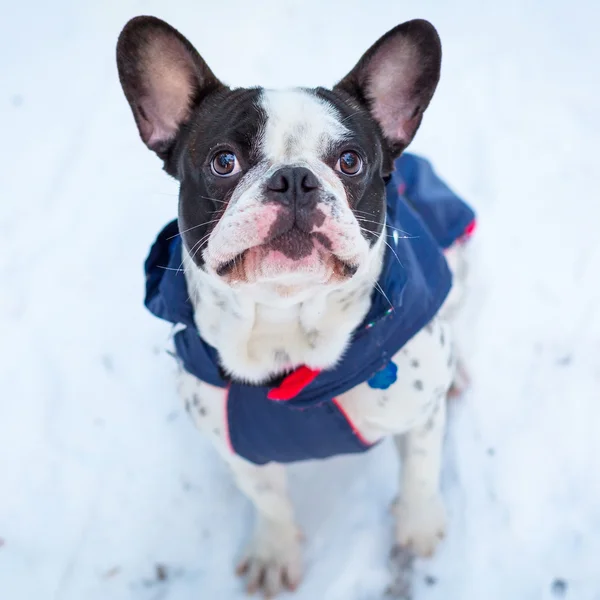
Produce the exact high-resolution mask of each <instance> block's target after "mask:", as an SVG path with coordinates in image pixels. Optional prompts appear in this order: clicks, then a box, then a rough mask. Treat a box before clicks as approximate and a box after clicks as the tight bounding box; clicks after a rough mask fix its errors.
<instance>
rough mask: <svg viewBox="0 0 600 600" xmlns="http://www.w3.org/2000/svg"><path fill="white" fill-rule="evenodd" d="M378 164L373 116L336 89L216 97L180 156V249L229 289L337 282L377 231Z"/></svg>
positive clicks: (364, 255)
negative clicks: (235, 287) (229, 287)
mask: <svg viewBox="0 0 600 600" xmlns="http://www.w3.org/2000/svg"><path fill="white" fill-rule="evenodd" d="M215 109H217V110H215ZM382 158H383V150H382V143H381V140H380V137H379V133H378V130H377V128H375V127H373V122H372V120H371V119H370V116H369V114H368V113H367V112H366V111H364V110H363V111H361V110H357V109H356V107H354V108H353V107H352V106H349V105H348V104H346V102H345V101H344V100H343V99H342V98H341V97H340V96H338V95H336V94H334V93H332V92H327V91H325V90H314V91H313V90H301V89H294V90H289V91H268V90H260V89H259V90H236V91H233V92H232V91H223V92H221V93H220V96H219V97H218V98H215V100H214V103H213V102H211V103H209V104H208V105H207V106H206V107H205V109H204V110H201V111H199V113H198V115H197V116H196V118H195V119H194V126H192V127H191V128H190V134H189V137H188V138H187V139H186V141H185V143H184V144H183V149H182V151H181V158H180V160H179V164H180V173H179V177H180V178H181V193H180V209H179V218H180V230H181V232H182V236H183V240H184V242H185V246H186V248H187V250H188V252H189V254H190V256H191V257H192V258H193V260H194V261H195V263H196V264H197V265H198V266H199V267H201V268H203V269H205V270H206V271H208V272H210V273H212V274H214V275H215V276H218V277H221V278H222V279H223V280H225V281H227V282H228V283H229V284H231V285H244V284H247V283H251V284H254V283H263V282H265V283H266V282H268V283H273V284H275V285H276V286H278V287H285V288H287V287H288V286H297V285H302V286H306V285H312V284H314V285H323V284H336V283H339V282H341V281H344V280H345V279H348V278H350V277H352V276H353V275H354V273H355V272H356V271H357V270H359V269H360V268H361V266H365V265H366V264H368V262H369V252H370V251H371V249H372V248H373V247H374V244H375V242H376V240H377V239H378V237H379V236H380V235H381V232H382V229H383V223H384V218H385V210H384V207H385V189H384V188H385V183H384V180H383V178H382V174H381V168H382Z"/></svg>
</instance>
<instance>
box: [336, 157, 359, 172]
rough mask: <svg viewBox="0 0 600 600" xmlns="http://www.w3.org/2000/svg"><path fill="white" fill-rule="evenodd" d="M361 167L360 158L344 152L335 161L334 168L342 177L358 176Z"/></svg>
mask: <svg viewBox="0 0 600 600" xmlns="http://www.w3.org/2000/svg"><path fill="white" fill-rule="evenodd" d="M362 166H363V161H362V159H361V157H360V156H359V155H358V154H357V153H356V152H352V151H348V152H344V153H343V154H342V155H341V156H340V158H339V159H338V161H337V165H335V168H336V170H337V171H339V172H340V173H343V174H344V175H358V174H359V173H360V172H361V170H362Z"/></svg>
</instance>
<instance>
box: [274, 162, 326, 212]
mask: <svg viewBox="0 0 600 600" xmlns="http://www.w3.org/2000/svg"><path fill="white" fill-rule="evenodd" d="M267 189H268V190H269V192H270V194H269V198H270V199H271V200H275V201H277V202H280V203H281V204H284V205H286V206H289V207H294V206H295V207H296V209H307V208H313V207H314V206H315V205H316V203H317V190H318V189H319V180H318V179H317V177H316V176H315V174H314V173H313V172H312V171H311V170H310V169H306V168H305V167H282V168H281V169H279V170H278V171H275V173H273V175H271V178H270V179H269V181H268V182H267Z"/></svg>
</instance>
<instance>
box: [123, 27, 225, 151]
mask: <svg viewBox="0 0 600 600" xmlns="http://www.w3.org/2000/svg"><path fill="white" fill-rule="evenodd" d="M117 67H118V69H119V79H120V81H121V86H122V87H123V92H125V97H126V98H127V100H128V102H129V104H130V105H131V110H132V111H133V116H134V118H135V122H136V124H137V126H138V129H139V132H140V136H141V138H142V140H143V141H144V143H145V144H146V146H148V148H150V149H151V150H154V151H155V152H156V153H157V154H158V155H159V156H160V157H161V158H163V159H164V158H166V157H167V156H168V153H169V150H170V149H171V147H172V145H173V142H174V141H175V139H176V137H177V134H178V132H179V130H180V128H181V126H182V125H183V124H185V123H186V122H187V121H188V120H189V118H190V116H191V114H192V111H193V109H194V107H195V106H197V105H198V103H199V102H201V100H202V98H204V97H205V96H206V95H207V94H209V93H211V92H212V91H215V90H217V89H219V88H224V87H225V86H224V85H223V84H222V83H221V82H220V81H219V80H218V79H217V78H216V77H215V75H214V74H213V72H212V71H211V70H210V69H209V67H208V65H207V64H206V63H205V62H204V60H203V59H202V57H201V56H200V55H199V54H198V52H197V51H196V49H195V48H194V47H193V46H192V44H190V42H189V41H188V40H187V39H186V38H185V37H183V36H182V35H181V34H180V33H179V32H178V31H177V30H176V29H174V28H173V27H171V26H170V25H168V24H167V23H165V22H164V21H161V20H160V19H157V18H156V17H135V18H134V19H131V21H129V22H128V23H127V25H125V27H124V28H123V31H122V32H121V35H120V36H119V41H118V42H117Z"/></svg>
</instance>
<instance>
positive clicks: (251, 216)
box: [117, 17, 441, 296]
mask: <svg viewBox="0 0 600 600" xmlns="http://www.w3.org/2000/svg"><path fill="white" fill-rule="evenodd" d="M440 61H441V47H440V42H439V38H438V35H437V33H436V31H435V29H434V28H433V26H432V25H431V24H429V23H428V22H426V21H421V20H416V21H409V22H407V23H404V24H402V25H399V26H398V27H395V28H394V29H392V30H391V31H389V32H388V33H387V34H385V35H384V36H383V37H382V38H381V39H380V40H379V41H377V42H376V43H375V44H374V45H373V46H372V47H371V48H370V49H369V50H368V51H367V52H366V53H365V54H364V56H363V57H362V58H361V59H360V61H359V62H358V64H357V65H356V66H355V67H354V68H353V69H352V70H351V71H350V73H349V74H348V75H346V77H344V78H343V79H342V80H341V81H340V82H339V83H338V84H337V85H336V86H334V88H333V89H332V90H326V89H323V88H316V89H292V90H286V91H271V90H266V89H262V88H252V89H230V88H229V87H227V86H226V85H224V84H223V83H221V81H219V79H217V77H216V76H215V75H214V74H213V72H212V71H211V70H210V68H209V67H208V65H207V64H206V63H205V62H204V60H203V59H202V58H201V56H200V55H199V54H198V52H197V51H196V50H195V49H194V47H193V46H192V45H191V44H190V42H189V41H188V40H187V39H185V38H184V37H183V36H182V35H181V34H180V33H179V32H178V31H176V30H175V29H173V28H172V27H171V26H169V25H168V24H166V23H164V22H163V21H161V20H159V19H156V18H153V17H137V18H135V19H133V20H131V21H130V22H129V23H128V24H127V25H126V26H125V28H124V30H123V32H122V33H121V36H120V38H119V42H118V46H117V62H118V68H119V76H120V80H121V84H122V86H123V90H124V92H125V95H126V97H127V100H128V101H129V103H130V105H131V108H132V111H133V115H134V117H135V121H136V123H137V126H138V129H139V132H140V136H141V138H142V140H143V141H144V143H145V144H146V145H147V146H148V147H149V148H150V149H152V150H153V151H155V152H156V153H157V154H158V156H159V157H160V158H161V159H162V160H163V161H164V168H165V170H166V171H167V172H168V173H169V174H171V175H172V176H174V177H175V178H176V179H178V180H179V182H180V194H179V228H180V232H181V235H182V238H183V242H184V247H185V249H186V250H187V252H188V254H189V256H190V257H191V259H192V260H193V261H194V263H195V265H196V266H197V267H198V268H200V269H202V270H203V271H205V272H207V273H209V274H210V275H212V276H214V277H217V278H219V279H220V280H221V281H223V282H226V283H227V284H228V285H230V286H248V285H253V284H260V285H262V286H263V287H265V286H267V287H269V288H270V289H272V291H273V293H274V294H276V295H277V294H280V295H287V296H289V295H290V294H292V295H293V294H294V292H295V291H296V290H299V289H302V290H304V291H306V289H310V288H311V287H312V286H317V285H318V286H322V285H332V286H336V285H339V284H340V283H343V282H345V281H347V280H348V279H350V278H352V276H353V275H354V274H355V273H356V272H357V271H361V270H365V269H366V268H367V266H368V264H369V262H370V261H371V259H372V255H373V253H374V248H375V247H377V246H378V244H377V242H378V241H379V240H380V239H381V237H382V235H384V234H383V233H382V232H383V228H384V222H385V183H386V181H387V178H388V177H389V175H390V173H391V171H392V168H393V160H394V159H395V158H396V157H397V156H398V155H399V154H400V153H401V152H402V150H403V149H404V148H405V147H406V146H407V145H408V144H409V143H410V141H411V140H412V138H413V136H414V135H415V133H416V131H417V128H418V127H419V125H420V123H421V118H422V115H423V112H424V110H425V109H426V108H427V106H428V104H429V101H430V100H431V97H432V95H433V93H434V90H435V87H436V85H437V82H438V79H439V73H440Z"/></svg>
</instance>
